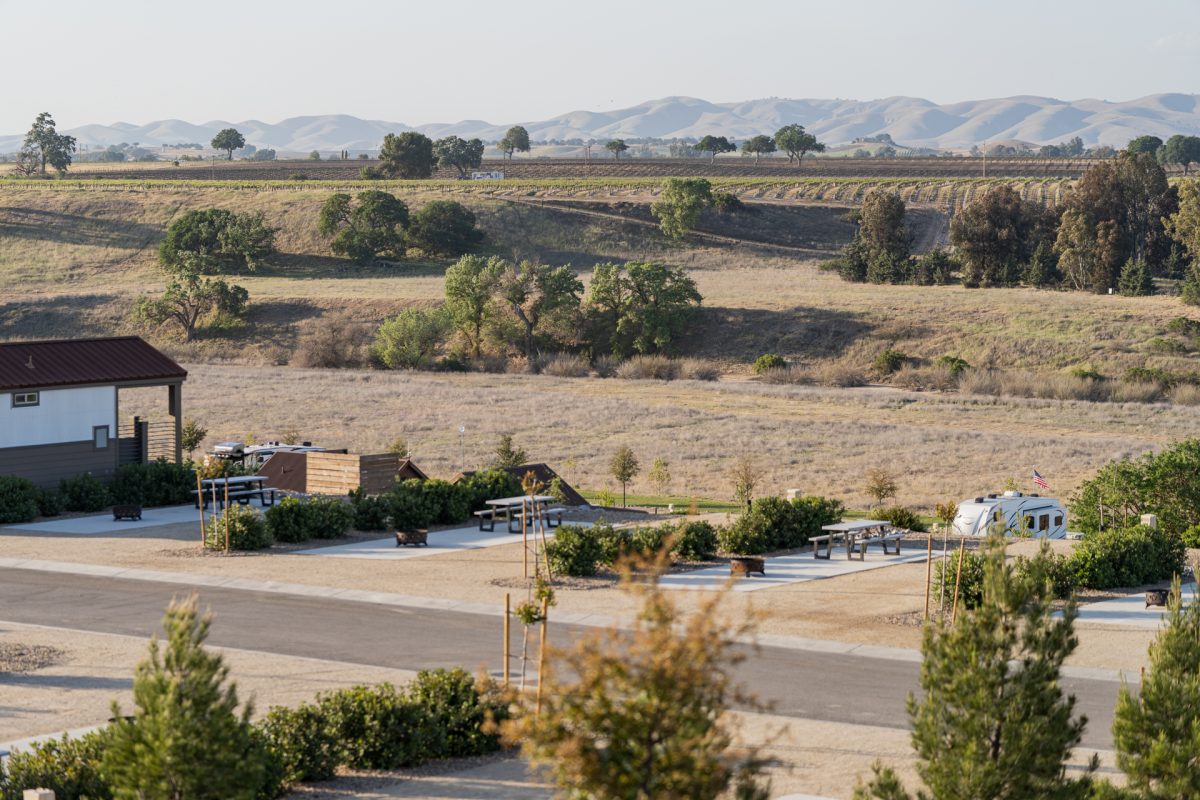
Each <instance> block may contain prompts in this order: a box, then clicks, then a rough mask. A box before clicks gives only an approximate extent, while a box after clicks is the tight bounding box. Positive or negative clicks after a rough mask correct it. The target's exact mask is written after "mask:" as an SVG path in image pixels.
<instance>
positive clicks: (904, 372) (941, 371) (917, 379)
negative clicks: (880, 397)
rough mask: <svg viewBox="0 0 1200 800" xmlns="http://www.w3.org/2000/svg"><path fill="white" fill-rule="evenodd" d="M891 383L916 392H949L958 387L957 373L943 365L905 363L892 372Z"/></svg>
mask: <svg viewBox="0 0 1200 800" xmlns="http://www.w3.org/2000/svg"><path fill="white" fill-rule="evenodd" d="M892 383H893V384H894V385H896V386H900V387H903V388H905V389H911V390H913V391H916V392H922V391H924V392H950V391H953V390H955V389H957V388H958V374H957V373H955V372H952V371H951V370H949V369H946V368H945V367H941V366H937V365H936V364H935V365H934V366H931V367H914V366H912V365H909V364H905V365H904V366H903V367H901V368H900V369H898V370H896V371H895V372H894V373H892Z"/></svg>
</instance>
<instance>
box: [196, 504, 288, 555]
mask: <svg viewBox="0 0 1200 800" xmlns="http://www.w3.org/2000/svg"><path fill="white" fill-rule="evenodd" d="M227 522H228V525H229V549H230V550H262V549H263V548H265V547H270V546H271V543H272V542H273V541H274V539H273V538H272V537H271V531H270V530H268V529H267V521H266V520H265V519H264V518H263V515H262V514H260V513H258V512H257V511H255V510H254V509H253V508H251V507H250V506H243V505H240V504H238V503H230V504H229V505H228V506H227V507H226V508H225V511H224V512H223V513H221V514H219V515H218V516H216V517H215V518H214V519H213V521H212V522H210V523H209V524H208V526H207V527H206V528H205V529H204V543H205V544H206V545H207V546H208V547H212V548H216V549H224V547H225V525H226V523H227Z"/></svg>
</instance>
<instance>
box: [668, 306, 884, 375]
mask: <svg viewBox="0 0 1200 800" xmlns="http://www.w3.org/2000/svg"><path fill="white" fill-rule="evenodd" d="M877 328H878V326H877V325H876V324H875V323H873V322H871V321H870V320H868V319H866V318H864V317H863V316H862V315H859V314H855V313H851V312H847V311H835V310H832V309H825V308H810V307H804V306H797V307H796V308H792V309H788V310H767V309H758V308H724V307H719V306H718V307H703V308H701V309H700V311H699V312H698V316H697V320H696V324H695V325H694V326H693V328H692V332H691V333H690V334H689V335H688V336H687V337H686V338H685V339H684V341H683V342H682V343H681V347H680V349H681V350H682V352H684V353H686V354H688V355H693V356H698V357H707V358H730V359H737V360H746V361H752V360H754V359H755V358H757V357H758V356H760V355H762V354H763V353H778V354H780V355H783V356H785V357H789V358H830V357H835V356H838V355H841V354H842V353H843V352H845V351H846V349H847V348H849V347H850V346H851V345H853V344H854V343H855V342H857V341H859V340H860V339H863V338H865V337H867V336H870V335H872V334H873V333H874V332H875V331H876V330H877Z"/></svg>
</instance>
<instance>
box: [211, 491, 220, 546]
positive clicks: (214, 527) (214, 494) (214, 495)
mask: <svg viewBox="0 0 1200 800" xmlns="http://www.w3.org/2000/svg"><path fill="white" fill-rule="evenodd" d="M212 512H213V519H212V532H213V549H214V550H216V549H217V548H218V547H220V546H221V532H220V531H218V530H217V481H216V479H215V478H214V479H213V483H212Z"/></svg>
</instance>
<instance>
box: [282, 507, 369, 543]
mask: <svg viewBox="0 0 1200 800" xmlns="http://www.w3.org/2000/svg"><path fill="white" fill-rule="evenodd" d="M353 522H354V509H353V508H352V507H351V506H349V505H347V504H346V503H343V502H342V501H341V500H338V499H337V498H334V497H310V498H307V499H300V498H298V497H285V498H283V499H282V500H280V501H279V502H278V503H277V504H276V505H274V506H271V507H270V508H268V509H267V512H266V524H267V527H268V529H269V530H270V533H271V536H272V537H273V538H274V540H275V541H278V542H305V541H308V540H309V539H337V538H340V537H342V536H345V535H346V531H348V530H349V529H350V525H351V524H352V523H353Z"/></svg>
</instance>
